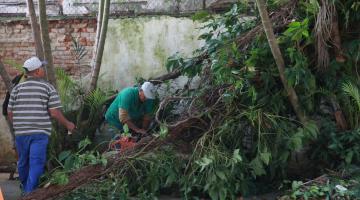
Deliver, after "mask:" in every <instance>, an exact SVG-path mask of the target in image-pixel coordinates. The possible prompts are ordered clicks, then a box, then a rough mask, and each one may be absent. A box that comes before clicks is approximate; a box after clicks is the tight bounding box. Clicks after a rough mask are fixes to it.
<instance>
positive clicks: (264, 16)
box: [256, 0, 307, 124]
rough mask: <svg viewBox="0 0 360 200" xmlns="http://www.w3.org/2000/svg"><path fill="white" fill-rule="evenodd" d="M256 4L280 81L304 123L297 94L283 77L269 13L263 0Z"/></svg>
mask: <svg viewBox="0 0 360 200" xmlns="http://www.w3.org/2000/svg"><path fill="white" fill-rule="evenodd" d="M256 4H257V7H258V10H259V13H260V17H261V21H262V24H263V26H264V31H265V34H266V37H267V39H268V42H269V46H270V48H271V52H272V54H273V56H274V59H275V62H276V65H277V67H278V70H279V75H280V79H281V82H282V84H283V86H284V88H285V90H286V92H287V94H288V98H289V100H290V103H291V105H292V107H293V109H294V111H295V113H296V116H297V117H298V119H299V120H300V122H301V123H303V124H305V123H306V121H307V120H306V116H305V114H304V112H303V111H302V109H301V107H300V104H299V99H298V96H297V94H296V92H295V89H294V88H293V87H292V86H290V85H289V84H288V81H287V79H286V77H285V62H284V59H283V57H282V54H281V51H280V47H279V45H278V43H277V41H276V38H275V34H274V32H273V28H272V24H271V21H270V19H269V14H268V12H267V10H266V5H265V1H264V0H256Z"/></svg>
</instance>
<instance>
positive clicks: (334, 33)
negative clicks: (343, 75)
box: [331, 9, 346, 63]
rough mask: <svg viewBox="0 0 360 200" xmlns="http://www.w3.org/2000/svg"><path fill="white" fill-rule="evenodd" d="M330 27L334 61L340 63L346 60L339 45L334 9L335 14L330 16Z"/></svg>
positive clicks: (337, 23)
mask: <svg viewBox="0 0 360 200" xmlns="http://www.w3.org/2000/svg"><path fill="white" fill-rule="evenodd" d="M331 27H332V29H331V35H332V43H333V45H334V51H335V58H336V61H337V62H340V63H344V62H345V61H346V58H345V56H344V52H343V50H342V47H341V36H340V31H339V21H338V16H337V12H336V9H335V14H334V16H333V18H332V26H331Z"/></svg>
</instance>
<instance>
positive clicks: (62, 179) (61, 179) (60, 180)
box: [50, 171, 69, 185]
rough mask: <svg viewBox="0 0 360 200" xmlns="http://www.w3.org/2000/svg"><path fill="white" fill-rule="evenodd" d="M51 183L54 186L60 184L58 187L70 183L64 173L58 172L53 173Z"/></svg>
mask: <svg viewBox="0 0 360 200" xmlns="http://www.w3.org/2000/svg"><path fill="white" fill-rule="evenodd" d="M50 182H51V183H53V184H58V185H66V184H68V183H69V177H68V175H67V174H66V173H65V172H63V171H56V172H54V173H53V175H52V179H51V181H50Z"/></svg>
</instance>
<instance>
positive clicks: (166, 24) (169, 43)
mask: <svg viewBox="0 0 360 200" xmlns="http://www.w3.org/2000/svg"><path fill="white" fill-rule="evenodd" d="M199 27H201V24H199V23H198V22H194V21H192V20H191V19H189V18H174V17H168V16H162V17H139V18H128V19H116V20H110V21H109V27H108V34H107V38H106V44H105V50H104V56H103V60H102V66H101V71H100V81H99V85H100V87H104V88H110V89H121V88H124V87H127V86H131V85H133V84H134V83H135V78H136V77H143V78H145V79H148V78H150V77H156V76H158V75H162V74H164V73H166V68H165V63H166V59H167V58H168V57H169V56H171V55H173V54H175V53H176V52H179V53H180V54H181V55H184V56H191V55H192V54H193V51H194V50H195V49H197V48H199V47H200V46H201V45H203V42H202V41H199V40H198V36H199V35H200V34H201V33H200V30H199V29H198V28H199Z"/></svg>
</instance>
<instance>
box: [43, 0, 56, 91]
mask: <svg viewBox="0 0 360 200" xmlns="http://www.w3.org/2000/svg"><path fill="white" fill-rule="evenodd" d="M39 21H40V30H41V40H42V46H43V51H44V57H45V60H46V61H47V62H48V64H47V70H46V75H47V78H48V80H49V82H50V83H51V84H52V85H53V86H54V87H55V88H56V87H57V84H56V78H55V70H54V65H53V57H52V53H51V40H50V37H49V27H48V21H47V16H46V3H45V0H39Z"/></svg>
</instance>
